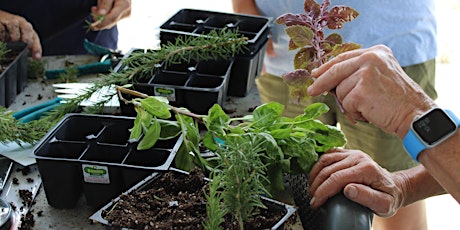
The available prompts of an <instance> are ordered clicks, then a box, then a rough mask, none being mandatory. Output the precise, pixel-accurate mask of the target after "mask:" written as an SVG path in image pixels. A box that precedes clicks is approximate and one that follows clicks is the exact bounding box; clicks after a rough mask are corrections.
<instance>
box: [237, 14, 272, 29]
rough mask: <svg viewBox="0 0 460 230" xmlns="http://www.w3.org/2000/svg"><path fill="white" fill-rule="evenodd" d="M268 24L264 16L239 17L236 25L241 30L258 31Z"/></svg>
mask: <svg viewBox="0 0 460 230" xmlns="http://www.w3.org/2000/svg"><path fill="white" fill-rule="evenodd" d="M267 25H268V19H266V18H250V17H240V18H239V21H238V23H237V24H236V27H237V28H238V30H239V31H241V32H252V33H259V32H261V31H262V30H263V29H264V27H265V26H267Z"/></svg>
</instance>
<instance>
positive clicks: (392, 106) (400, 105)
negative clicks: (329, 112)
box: [308, 46, 460, 202]
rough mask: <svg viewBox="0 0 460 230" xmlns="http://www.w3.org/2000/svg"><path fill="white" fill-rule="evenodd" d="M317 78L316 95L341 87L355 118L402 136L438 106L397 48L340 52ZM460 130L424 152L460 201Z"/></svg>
mask: <svg viewBox="0 0 460 230" xmlns="http://www.w3.org/2000/svg"><path fill="white" fill-rule="evenodd" d="M312 76H313V77H315V78H317V80H316V81H315V82H314V83H313V84H312V85H311V86H310V87H309V89H308V90H309V94H310V95H312V96H316V95H319V94H321V93H322V92H328V91H329V90H331V89H333V88H335V89H336V94H337V97H338V99H339V100H340V102H341V103H342V105H343V107H344V109H345V113H346V115H347V116H348V117H349V119H351V120H352V121H355V120H361V121H368V122H370V123H373V124H374V125H376V126H377V127H379V128H381V129H382V130H384V131H386V132H388V133H395V134H397V135H398V136H399V137H400V138H404V136H405V135H406V134H407V132H408V130H409V127H410V124H411V122H412V120H413V118H414V117H416V116H418V115H421V114H423V113H424V112H426V111H428V110H430V109H431V108H433V107H436V104H435V103H434V101H433V100H432V99H431V98H429V97H428V95H426V94H425V93H424V92H423V90H422V89H421V88H420V87H419V86H418V85H417V84H416V83H415V82H414V81H412V79H410V78H409V76H407V75H406V74H405V73H404V71H403V70H402V68H401V67H400V65H399V64H398V62H397V61H396V59H395V58H394V57H393V55H392V52H391V50H390V49H388V48H387V47H385V46H374V47H371V48H368V49H361V50H355V51H351V52H347V53H344V54H343V55H339V56H337V57H336V58H334V59H332V60H331V61H330V62H328V63H326V64H324V65H323V66H321V67H319V68H318V69H316V70H314V71H313V72H312ZM459 132H460V131H457V133H456V134H455V135H454V136H452V137H450V138H449V139H448V140H446V141H444V142H443V143H441V144H440V145H438V146H436V147H434V148H431V149H427V150H424V151H423V152H422V153H421V154H420V155H419V160H420V162H421V163H422V164H423V166H424V167H425V169H426V170H427V171H428V172H429V173H430V174H431V175H432V176H433V177H434V178H436V179H437V180H438V182H439V183H440V184H441V185H442V186H443V187H444V189H446V191H447V192H449V193H450V194H452V196H453V197H454V198H455V199H456V200H457V201H458V202H460V186H459V185H460V174H459V173H457V171H456V170H457V169H458V167H459V166H460V157H459V154H460V149H459V147H460V134H459ZM419 189H420V190H422V189H423V187H422V188H419Z"/></svg>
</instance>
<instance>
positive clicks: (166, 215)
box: [102, 169, 286, 229]
mask: <svg viewBox="0 0 460 230" xmlns="http://www.w3.org/2000/svg"><path fill="white" fill-rule="evenodd" d="M206 186H207V185H206V181H205V180H204V175H203V173H202V172H201V170H199V169H196V170H192V171H191V172H190V175H187V174H181V173H177V172H172V171H170V172H167V173H165V174H163V175H162V176H160V177H159V178H157V180H156V181H155V182H154V183H151V184H150V185H149V188H145V189H139V190H135V191H132V192H131V193H129V194H122V195H121V196H120V197H119V198H120V199H119V200H118V201H117V202H116V203H115V204H114V205H112V206H111V207H109V208H108V209H106V210H103V211H102V217H103V218H104V219H105V220H107V221H108V222H109V223H111V224H112V227H124V228H130V229H203V227H202V222H203V221H204V220H205V218H206V198H205V196H204V193H203V188H205V189H206ZM266 205H267V206H268V207H270V204H267V203H266ZM283 208H284V207H282V208H269V209H260V210H258V212H259V214H258V215H255V216H253V217H251V218H250V219H249V220H248V221H247V222H246V223H245V229H269V228H271V227H272V226H274V225H275V224H276V223H277V222H278V221H279V220H280V219H281V218H282V217H283V216H284V215H285V214H286V211H285V210H284V209H283ZM224 225H225V226H223V228H224V229H238V225H237V223H236V221H232V219H231V217H228V218H226V221H225V223H224Z"/></svg>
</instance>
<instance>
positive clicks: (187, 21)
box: [160, 9, 271, 96]
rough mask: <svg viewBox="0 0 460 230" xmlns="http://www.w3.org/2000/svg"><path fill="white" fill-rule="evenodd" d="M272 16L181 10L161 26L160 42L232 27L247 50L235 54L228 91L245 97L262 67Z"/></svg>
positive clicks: (232, 94) (205, 34) (163, 42)
mask: <svg viewBox="0 0 460 230" xmlns="http://www.w3.org/2000/svg"><path fill="white" fill-rule="evenodd" d="M270 23H271V18H268V17H262V16H253V15H243V14H234V13H222V12H212V11H204V10H195V9H182V10H179V11H178V12H177V13H176V14H175V15H173V16H172V17H171V18H169V19H168V20H167V21H166V22H165V23H163V24H162V25H161V26H160V41H161V44H168V43H169V42H172V43H175V40H176V39H177V38H178V37H182V38H184V37H187V36H207V34H208V33H209V32H210V31H212V30H223V29H227V30H233V31H237V32H238V33H239V34H241V35H242V36H245V37H247V38H248V39H249V40H248V45H247V48H248V49H247V50H246V51H244V52H243V53H240V54H238V55H237V56H236V57H235V63H234V65H233V67H232V71H231V74H230V83H229V88H228V92H227V94H228V95H230V96H246V94H247V92H248V91H249V90H250V89H251V88H252V86H253V82H254V79H255V76H257V74H259V72H260V69H261V68H262V65H261V64H260V63H261V60H263V57H264V55H265V49H264V47H265V44H266V43H267V40H268V36H269V33H270Z"/></svg>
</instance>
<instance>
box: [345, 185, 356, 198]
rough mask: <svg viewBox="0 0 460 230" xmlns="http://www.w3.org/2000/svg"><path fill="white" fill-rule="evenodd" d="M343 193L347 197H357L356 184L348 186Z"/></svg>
mask: <svg viewBox="0 0 460 230" xmlns="http://www.w3.org/2000/svg"><path fill="white" fill-rule="evenodd" d="M345 193H346V195H347V197H348V198H352V199H353V198H356V197H358V189H357V188H356V186H349V187H348V188H347V189H346V190H345Z"/></svg>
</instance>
